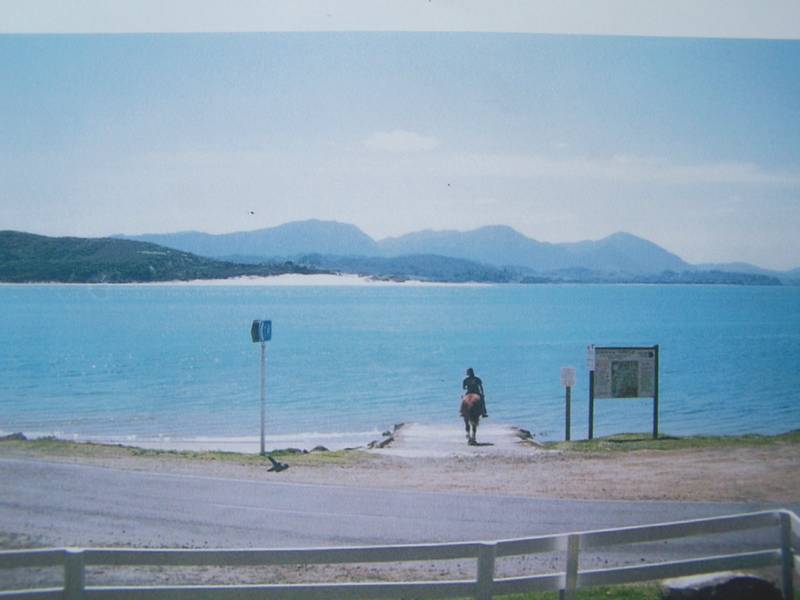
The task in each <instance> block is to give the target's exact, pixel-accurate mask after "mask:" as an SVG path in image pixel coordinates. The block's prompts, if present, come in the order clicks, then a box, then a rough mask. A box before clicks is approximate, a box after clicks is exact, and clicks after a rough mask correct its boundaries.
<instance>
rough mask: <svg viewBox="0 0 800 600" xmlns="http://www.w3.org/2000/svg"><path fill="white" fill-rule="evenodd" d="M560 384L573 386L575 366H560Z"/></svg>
mask: <svg viewBox="0 0 800 600" xmlns="http://www.w3.org/2000/svg"><path fill="white" fill-rule="evenodd" d="M561 385H563V386H564V387H570V388H571V387H575V367H561Z"/></svg>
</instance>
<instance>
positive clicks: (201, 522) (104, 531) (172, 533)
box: [0, 458, 798, 562]
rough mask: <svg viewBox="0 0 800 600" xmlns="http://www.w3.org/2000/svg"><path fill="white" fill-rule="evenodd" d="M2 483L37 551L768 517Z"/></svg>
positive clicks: (176, 481) (719, 506)
mask: <svg viewBox="0 0 800 600" xmlns="http://www.w3.org/2000/svg"><path fill="white" fill-rule="evenodd" d="M278 478H279V476H278V475H276V479H278ZM0 482H2V484H1V485H0V534H3V535H5V536H6V537H8V536H14V535H24V536H26V537H27V539H30V540H33V541H34V542H35V544H36V545H42V546H84V547H87V546H141V547H197V548H204V547H218V548H222V547H229V548H230V547H237V548H248V547H253V548H255V547H261V548H281V547H304V546H342V545H372V544H395V543H421V542H448V541H465V540H496V539H505V538H514V537H524V536H532V535H542V534H553V533H565V532H569V531H585V530H591V529H601V528H607V527H616V526H626V525H637V524H647V523H658V522H665V521H673V520H683V519H690V518H698V517H707V516H714V515H723V514H733V513H739V512H747V511H753V510H761V509H765V508H775V507H776V506H767V505H763V504H759V505H753V504H730V503H726V504H723V503H689V502H618V501H613V502H606V501H575V500H542V499H530V498H518V497H501V496H498V497H493V496H486V495H469V494H457V493H428V492H397V491H383V490H373V489H354V488H347V487H337V486H316V485H302V484H288V483H280V482H263V481H247V480H242V479H226V478H219V477H203V476H191V475H180V474H158V473H150V472H139V471H126V470H118V469H113V468H105V467H97V466H89V465H81V464H64V463H57V462H46V461H39V460H29V459H13V458H0ZM788 508H792V509H794V510H797V509H798V506H794V507H788ZM775 539H776V538H775V535H774V534H772V533H768V532H745V533H739V534H726V535H722V536H714V537H712V538H710V539H706V540H694V541H691V542H690V541H680V542H674V541H670V542H669V543H666V542H659V543H658V544H648V545H644V546H642V545H640V546H639V547H638V548H637V547H632V548H626V549H624V550H621V551H620V552H621V553H619V554H618V555H617V556H618V558H620V559H621V560H622V561H623V562H635V561H638V560H641V559H642V558H644V557H645V556H646V557H647V560H661V559H669V558H673V557H676V556H686V555H691V554H695V555H696V554H699V553H705V552H714V553H724V552H733V551H740V550H745V549H750V548H759V547H762V546H763V545H764V544H767V543H771V542H772V541H774V540H775ZM601 558H602V557H598V560H600V559H601ZM615 562H616V561H615Z"/></svg>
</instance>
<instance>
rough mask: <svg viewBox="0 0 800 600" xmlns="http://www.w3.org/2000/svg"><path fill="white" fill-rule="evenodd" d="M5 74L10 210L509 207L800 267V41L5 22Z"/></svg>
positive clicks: (232, 226) (484, 220) (82, 224)
mask: <svg viewBox="0 0 800 600" xmlns="http://www.w3.org/2000/svg"><path fill="white" fill-rule="evenodd" d="M0 89H2V90H3V93H2V94H0V228H2V229H18V230H25V231H31V232H36V233H43V234H47V235H87V236H100V235H108V234H112V233H128V234H134V233H144V232H164V231H176V230H187V229H197V230H203V231H210V232H226V231H236V230H245V229H256V228H261V227H270V226H274V225H278V224H281V223H284V222H287V221H292V220H298V219H306V218H321V219H333V220H338V221H343V222H348V223H354V224H355V225H358V226H359V227H361V228H362V229H363V230H364V231H365V232H366V233H368V234H370V235H372V236H373V237H375V238H377V239H380V238H383V237H386V236H392V235H399V234H403V233H407V232H410V231H414V230H419V229H425V228H432V229H461V230H466V229H472V228H475V227H478V226H481V225H489V224H508V225H512V226H513V227H515V228H516V229H518V230H519V231H521V232H522V233H524V234H526V235H529V236H531V237H533V238H536V239H539V240H542V241H553V242H558V241H574V240H581V239H598V238H601V237H604V236H606V235H609V234H611V233H614V232H616V231H620V230H624V231H628V232H631V233H634V234H636V235H640V236H642V237H646V238H648V239H650V240H652V241H654V242H656V243H659V244H661V245H662V246H664V247H665V248H667V249H669V250H671V251H673V252H676V253H677V254H679V255H680V256H682V257H683V258H685V259H686V260H688V261H690V262H712V261H713V262H721V261H748V262H752V263H755V264H758V265H760V266H764V267H770V268H779V269H786V268H794V267H798V266H800V236H798V235H797V231H800V101H798V98H800V41H781V40H737V39H692V38H643V37H613V36H602V37H601V36H578V35H575V36H563V35H539V34H527V33H521V34H510V33H343V32H340V33H324V32H317V33H235V34H198V33H189V34H160V35H145V34H129V35H81V36H77V35H4V36H0ZM251 211H252V212H253V213H254V214H251Z"/></svg>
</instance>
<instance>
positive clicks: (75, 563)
mask: <svg viewBox="0 0 800 600" xmlns="http://www.w3.org/2000/svg"><path fill="white" fill-rule="evenodd" d="M85 583H86V566H85V563H84V560H83V550H81V549H78V548H76V549H72V548H67V550H66V554H65V555H64V599H65V600H84V598H86V593H85V587H84V586H85Z"/></svg>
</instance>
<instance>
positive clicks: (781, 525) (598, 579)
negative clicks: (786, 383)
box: [0, 510, 800, 600]
mask: <svg viewBox="0 0 800 600" xmlns="http://www.w3.org/2000/svg"><path fill="white" fill-rule="evenodd" d="M765 527H769V528H772V530H773V531H774V533H775V538H774V547H772V548H770V549H767V550H760V551H757V552H743V553H737V554H727V555H724V556H704V557H699V558H692V559H687V560H679V561H671V562H662V563H650V564H642V565H637V566H628V567H613V568H604V569H596V570H582V569H580V567H579V559H580V552H581V551H583V550H588V549H592V550H593V553H595V554H596V553H597V550H596V549H597V548H601V547H605V546H612V545H613V546H618V545H624V544H635V543H640V542H653V541H659V540H668V539H675V538H685V537H692V536H707V535H710V534H719V533H727V532H733V531H743V530H749V529H757V528H765ZM798 547H800V519H798V517H797V516H796V515H795V514H794V513H792V512H789V511H785V510H777V511H767V512H756V513H747V514H740V515H731V516H725V517H715V518H709V519H697V520H691V521H679V522H673V523H662V524H658V525H647V526H641V527H624V528H618V529H605V530H599V531H587V532H581V533H569V534H561V535H548V536H539V537H529V538H521V539H512V540H500V541H496V542H466V543H454V544H422V545H396V546H366V547H344V548H306V549H282V550H275V549H270V550H177V549H140V550H134V549H127V548H126V549H123V548H83V549H78V548H66V549H64V548H62V549H44V550H8V551H2V552H0V568H19V567H52V566H63V568H64V584H63V587H59V588H47V589H28V590H12V591H0V598H20V599H22V598H24V599H34V598H36V599H38V598H58V599H62V598H63V599H64V600H92V599H95V598H98V599H101V598H114V599H126V598H136V599H139V598H153V599H166V598H169V599H176V600H180V599H182V598H192V599H195V598H199V599H204V598H209V599H212V598H213V599H215V600H216V599H229V598H236V599H237V600H240V599H249V598H259V599H264V598H281V599H284V598H302V599H306V598H453V597H474V598H478V599H484V598H492V596H494V595H501V594H511V593H524V592H532V591H544V590H560V591H561V595H562V597H564V598H567V599H569V598H574V595H575V590H576V589H577V588H581V587H591V586H596V585H614V584H620V583H630V582H637V581H652V580H658V579H663V578H667V577H677V576H683V575H695V574H700V573H710V572H715V571H721V570H729V569H747V568H758V567H769V566H779V567H780V569H781V576H782V585H783V593H784V597H785V598H791V599H793V598H794V587H793V576H794V573H795V572H800V561H798V560H797V559H796V558H795V556H794V555H795V551H796V550H797V549H798ZM542 552H564V553H565V555H566V570H565V571H564V572H562V573H555V574H545V575H532V576H527V577H511V578H496V577H495V559H496V558H500V557H508V556H520V555H529V554H536V553H542ZM452 559H474V560H476V561H477V577H476V578H475V579H474V580H466V581H463V580H458V581H452V580H451V581H424V582H418V581H414V582H404V583H322V584H319V583H315V584H285V585H276V584H264V585H181V586H177V585H175V586H166V585H161V586H113V587H112V586H96V585H91V584H90V583H87V582H86V577H85V569H86V567H87V566H97V565H106V566H117V567H121V566H162V567H165V566H170V567H173V566H179V567H180V566H182V567H198V566H217V567H243V566H268V565H286V564H303V565H310V564H342V563H378V562H380V563H399V562H408V561H421V560H452Z"/></svg>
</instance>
